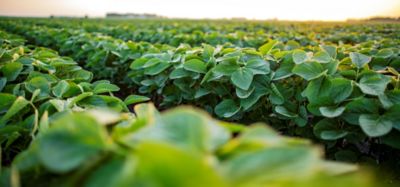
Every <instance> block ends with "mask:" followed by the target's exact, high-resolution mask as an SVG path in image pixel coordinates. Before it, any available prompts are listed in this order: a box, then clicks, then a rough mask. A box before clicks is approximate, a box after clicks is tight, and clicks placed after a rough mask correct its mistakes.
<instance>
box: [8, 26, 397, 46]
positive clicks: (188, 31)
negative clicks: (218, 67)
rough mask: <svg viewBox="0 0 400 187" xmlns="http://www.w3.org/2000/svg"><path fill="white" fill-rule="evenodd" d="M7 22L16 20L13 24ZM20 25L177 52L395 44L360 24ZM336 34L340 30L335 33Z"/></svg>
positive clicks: (380, 29) (393, 31) (385, 31)
mask: <svg viewBox="0 0 400 187" xmlns="http://www.w3.org/2000/svg"><path fill="white" fill-rule="evenodd" d="M12 21H13V22H15V21H16V20H15V19H13V20H12ZM19 21H20V22H21V24H34V25H39V26H49V27H52V28H74V29H83V30H85V31H87V32H100V33H103V34H106V35H109V36H112V37H115V38H118V39H122V40H124V41H129V40H131V41H135V42H139V41H146V42H150V43H153V44H155V43H160V44H169V45H172V46H175V47H177V46H179V45H180V44H181V43H185V44H189V45H191V46H199V45H201V44H202V43H207V44H209V45H213V46H215V45H224V44H227V43H230V44H231V45H234V46H237V47H253V48H258V47H260V46H261V45H262V44H264V43H265V42H266V41H267V39H268V38H270V39H274V40H278V41H281V42H290V43H292V45H301V46H306V45H311V46H318V45H319V44H320V43H324V42H325V43H326V42H331V43H335V44H339V43H343V44H356V43H362V42H367V41H371V40H386V41H388V42H390V41H392V40H394V39H396V40H398V39H400V34H399V33H398V32H397V30H398V29H399V26H398V25H396V24H366V23H364V22H361V23H347V24H346V23H340V24H339V23H337V24H329V23H328V24H327V23H318V22H315V23H291V22H262V21H253V22H250V21H229V20H225V21H202V20H190V21H184V20H179V21H176V20H128V21H126V20H107V19H106V20H101V19H97V20H91V19H67V20H65V19H54V20H52V21H48V20H47V19H43V20H37V19H35V20H34V21H31V20H30V19H22V20H19ZM339 28H340V29H339Z"/></svg>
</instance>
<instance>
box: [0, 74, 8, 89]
mask: <svg viewBox="0 0 400 187" xmlns="http://www.w3.org/2000/svg"><path fill="white" fill-rule="evenodd" d="M6 84H7V78H5V77H2V78H0V92H1V91H2V90H3V88H4V87H5V86H6Z"/></svg>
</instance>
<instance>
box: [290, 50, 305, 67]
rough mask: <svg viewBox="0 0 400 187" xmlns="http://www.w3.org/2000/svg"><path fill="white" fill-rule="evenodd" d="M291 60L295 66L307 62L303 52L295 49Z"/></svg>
mask: <svg viewBox="0 0 400 187" xmlns="http://www.w3.org/2000/svg"><path fill="white" fill-rule="evenodd" d="M292 58H293V62H294V63H295V64H301V63H303V62H305V61H307V59H308V56H307V53H306V52H305V51H303V50H301V49H296V50H294V51H293V53H292Z"/></svg>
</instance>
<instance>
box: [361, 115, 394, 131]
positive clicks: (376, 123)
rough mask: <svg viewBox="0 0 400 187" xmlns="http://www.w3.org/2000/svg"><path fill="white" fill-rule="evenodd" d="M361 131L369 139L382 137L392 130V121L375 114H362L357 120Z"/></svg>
mask: <svg viewBox="0 0 400 187" xmlns="http://www.w3.org/2000/svg"><path fill="white" fill-rule="evenodd" d="M359 123H360V126H361V129H362V130H363V131H364V132H365V134H367V135H368V136H370V137H379V136H383V135H385V134H387V133H389V132H390V130H392V127H393V123H392V121H390V120H388V119H386V118H385V116H380V115H375V114H362V115H360V118H359Z"/></svg>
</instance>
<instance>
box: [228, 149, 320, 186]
mask: <svg viewBox="0 0 400 187" xmlns="http://www.w3.org/2000/svg"><path fill="white" fill-rule="evenodd" d="M318 155H319V153H318V151H315V150H314V149H310V148H308V147H304V146H291V147H289V146H288V147H282V146H278V147H273V146H272V147H269V148H265V149H261V150H254V151H249V152H245V153H242V154H238V155H237V156H235V157H233V158H232V159H229V160H227V161H226V162H224V163H223V165H222V169H223V170H222V171H223V173H224V176H229V178H230V179H231V180H232V184H243V183H245V182H248V183H250V182H249V181H252V182H254V184H257V183H256V182H255V181H260V182H261V183H259V184H268V181H271V182H273V181H276V180H278V181H280V180H282V181H284V180H287V179H288V178H292V179H293V178H298V179H300V180H301V179H303V178H304V177H305V176H309V175H310V174H311V173H313V172H314V171H315V167H314V166H315V165H314V164H313V163H315V162H314V161H315V160H317V159H318ZM239 186H240V185H239ZM244 186H246V185H244ZM250 186H251V185H250ZM255 186H259V185H255ZM261 186H262V185H261Z"/></svg>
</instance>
